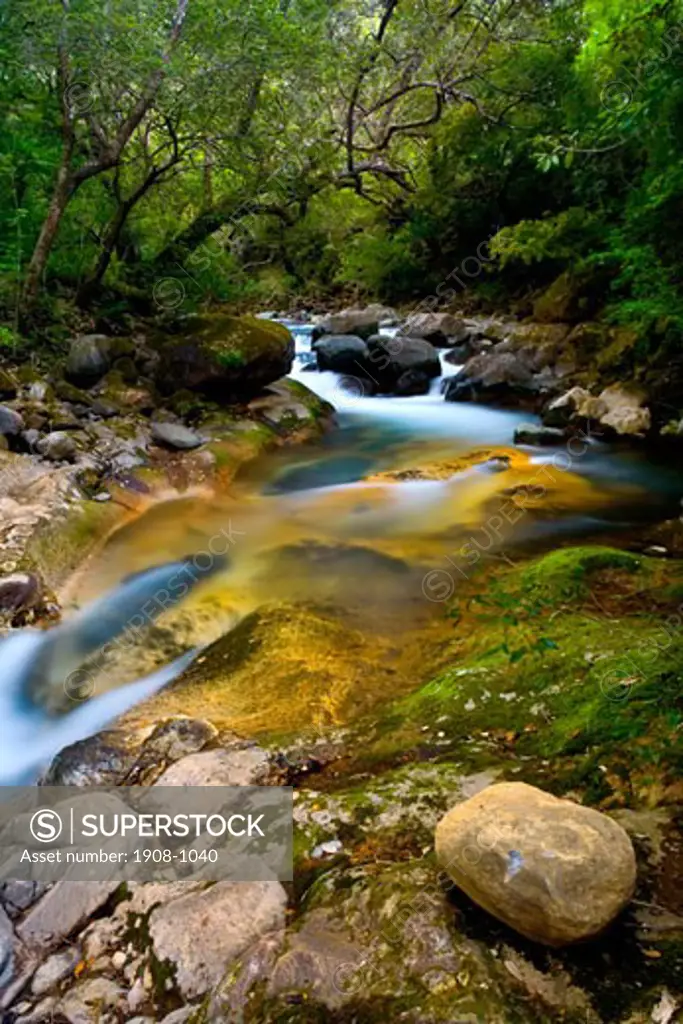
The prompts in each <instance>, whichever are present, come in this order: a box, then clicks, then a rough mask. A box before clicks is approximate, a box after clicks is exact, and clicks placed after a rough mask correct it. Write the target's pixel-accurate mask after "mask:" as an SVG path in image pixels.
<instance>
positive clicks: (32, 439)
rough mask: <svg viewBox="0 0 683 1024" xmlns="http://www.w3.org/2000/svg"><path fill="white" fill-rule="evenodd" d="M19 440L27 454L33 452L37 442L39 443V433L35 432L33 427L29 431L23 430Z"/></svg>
mask: <svg viewBox="0 0 683 1024" xmlns="http://www.w3.org/2000/svg"><path fill="white" fill-rule="evenodd" d="M21 439H22V441H23V442H24V444H25V445H26V448H27V449H28V451H29V452H31V451H34V450H35V448H36V445H37V443H38V441H40V431H39V430H36V429H35V427H33V428H32V429H30V430H23V431H22V433H21Z"/></svg>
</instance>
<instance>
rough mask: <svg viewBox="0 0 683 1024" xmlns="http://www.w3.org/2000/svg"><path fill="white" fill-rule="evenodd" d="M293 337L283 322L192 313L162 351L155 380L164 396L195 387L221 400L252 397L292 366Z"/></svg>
mask: <svg viewBox="0 0 683 1024" xmlns="http://www.w3.org/2000/svg"><path fill="white" fill-rule="evenodd" d="M293 358H294V340H293V338H292V336H291V334H290V333H289V331H288V330H287V328H286V327H283V326H282V324H278V323H275V322H274V321H271V320H260V319H258V318H256V317H235V316H226V315H225V314H222V313H221V314H215V315H212V316H201V317H194V318H192V320H191V321H190V322H189V324H188V325H187V327H186V328H185V330H184V332H183V335H182V337H181V338H180V339H178V338H177V337H176V338H174V339H173V340H171V341H169V342H168V343H167V344H166V345H165V346H164V349H163V354H162V358H161V360H160V363H159V368H158V370H157V384H158V386H159V389H160V390H161V391H162V392H164V393H165V394H171V393H172V392H174V391H178V390H180V389H187V390H189V391H197V392H200V393H201V394H203V395H205V396H206V397H207V398H210V399H212V400H214V401H217V402H221V403H230V402H243V401H248V400H249V399H250V398H253V397H254V396H255V395H257V394H258V393H259V392H260V391H262V390H263V388H264V387H266V385H268V384H270V383H271V382H272V381H274V380H277V379H278V378H279V377H284V376H285V375H286V374H287V373H289V371H290V370H291V368H292V360H293Z"/></svg>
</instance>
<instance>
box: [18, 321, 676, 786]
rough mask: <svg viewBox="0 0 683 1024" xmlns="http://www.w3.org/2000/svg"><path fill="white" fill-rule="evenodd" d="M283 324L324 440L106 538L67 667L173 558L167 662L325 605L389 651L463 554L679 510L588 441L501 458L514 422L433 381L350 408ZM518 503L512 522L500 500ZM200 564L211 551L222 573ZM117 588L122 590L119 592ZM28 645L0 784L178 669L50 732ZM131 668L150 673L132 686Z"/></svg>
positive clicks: (511, 506)
mask: <svg viewBox="0 0 683 1024" xmlns="http://www.w3.org/2000/svg"><path fill="white" fill-rule="evenodd" d="M289 326H290V327H291V329H292V331H293V333H294V335H295V338H296V343H297V356H296V362H295V366H294V369H293V372H292V377H293V378H294V379H296V380H298V381H300V382H301V383H302V384H305V385H306V386H307V387H308V388H310V389H311V390H313V391H314V392H316V393H317V394H318V395H320V396H321V397H322V398H325V399H327V400H328V401H330V402H331V403H332V404H333V405H334V406H335V408H336V410H337V417H336V426H335V428H334V429H333V430H332V431H331V432H330V433H329V434H328V435H327V436H326V437H325V438H324V439H323V440H321V441H320V442H318V443H315V444H310V445H306V446H300V447H297V448H293V449H289V450H288V449H281V450H278V451H277V452H275V453H274V454H272V455H269V456H266V457H264V458H262V459H260V460H258V461H257V462H256V463H255V464H253V465H251V466H249V467H248V468H247V469H246V470H245V471H244V472H243V473H242V474H241V475H240V476H239V478H238V480H237V481H236V482H234V483H233V484H231V485H230V487H229V488H227V489H226V491H225V493H217V494H215V495H213V496H211V497H206V496H196V497H186V498H183V499H179V500H177V501H173V502H168V503H165V504H162V505H158V506H156V507H154V508H152V509H150V510H149V511H148V512H147V513H145V514H143V515H142V516H141V517H140V518H139V519H138V520H136V521H135V522H134V523H133V524H131V525H130V526H128V527H126V528H124V529H123V530H121V531H120V532H119V533H118V534H117V535H116V536H115V537H113V538H112V540H111V541H110V542H109V543H108V545H107V546H106V547H105V549H104V550H103V551H102V552H101V554H100V555H99V556H98V557H97V559H96V560H95V561H94V562H92V563H90V564H89V565H88V568H87V572H86V573H84V574H82V575H81V577H80V578H79V580H78V583H77V585H76V586H75V587H74V589H73V592H72V594H71V597H72V599H73V602H74V604H76V605H78V606H81V607H83V606H85V607H86V611H85V612H81V613H80V618H79V617H78V616H77V617H76V618H74V619H73V621H72V622H71V623H70V621H69V619H68V618H67V621H66V624H65V625H64V626H62V627H60V629H61V630H62V635H63V636H64V637H65V638H66V639H65V641H64V644H63V645H62V646H65V647H66V648H67V649H68V651H69V659H70V662H69V664H70V665H71V663H72V662H74V660H76V657H77V653H78V651H79V650H82V647H83V645H82V644H81V640H80V634H81V633H82V632H83V629H84V628H85V626H87V624H88V623H90V625H92V622H93V621H95V620H96V619H98V618H100V617H101V616H102V615H104V616H105V617H106V614H107V608H108V607H109V606H110V605H111V604H113V605H115V606H116V607H117V608H120V607H121V602H122V601H123V602H124V604H125V602H126V601H128V602H129V604H130V608H131V613H132V614H135V613H136V612H137V611H138V610H139V608H140V607H141V606H142V605H143V600H142V599H143V597H144V596H145V595H146V594H147V592H148V591H149V588H150V587H152V586H155V585H156V586H157V589H158V584H155V578H154V576H153V572H152V570H153V568H154V567H158V566H164V565H166V564H167V563H177V560H178V559H181V558H183V557H184V556H187V555H188V554H192V553H196V552H201V553H203V554H204V555H205V556H206V557H207V558H208V559H209V561H211V569H212V571H211V572H210V573H207V574H206V575H207V576H210V578H208V579H200V580H198V581H197V584H198V585H197V586H196V588H195V589H194V591H193V594H192V595H191V596H190V597H189V599H188V600H187V601H186V602H185V606H184V607H185V608H186V609H187V614H188V615H189V616H190V617H193V619H194V626H196V624H197V623H200V624H201V623H203V627H200V628H198V629H194V631H193V630H190V631H189V633H188V637H189V638H190V642H189V643H188V642H185V643H184V645H183V644H182V643H181V649H182V648H183V647H184V648H185V649H186V648H187V647H188V646H192V644H193V643H194V642H206V641H209V640H211V639H214V638H215V637H216V636H217V635H220V634H221V633H222V632H224V631H225V630H226V629H228V628H229V627H230V626H231V625H233V624H234V623H235V622H236V621H238V619H239V618H240V617H241V616H243V615H244V614H245V613H247V612H249V611H250V610H252V609H254V608H255V607H257V606H258V605H260V604H262V603H263V602H265V601H272V600H287V601H290V600H296V601H301V600H306V601H317V602H332V603H334V605H335V606H337V607H339V608H342V609H343V610H344V613H345V614H346V615H347V617H348V619H349V620H350V621H352V622H353V623H354V625H356V626H357V627H358V628H360V629H362V630H364V631H365V632H366V633H367V634H368V635H370V636H372V634H373V631H376V632H382V634H383V635H384V636H387V635H391V636H393V637H395V638H396V639H397V642H400V638H401V636H402V635H403V634H404V632H405V631H406V630H407V629H415V627H416V626H419V624H420V623H421V622H423V621H424V622H427V621H429V620H433V618H434V617H435V616H441V617H443V610H444V601H445V600H446V598H447V597H448V596H450V594H451V593H452V591H453V589H454V588H455V587H456V586H457V584H458V582H459V580H460V579H461V578H465V577H466V576H468V575H469V571H470V570H469V568H468V566H469V565H470V563H471V561H472V559H473V558H475V556H474V555H472V552H475V553H476V560H477V561H479V558H480V557H481V558H483V557H484V556H489V555H490V554H492V553H495V552H496V551H500V550H501V549H502V550H504V551H505V552H506V556H507V557H510V553H511V552H512V553H513V557H514V552H515V550H517V549H519V548H520V547H522V546H526V547H527V548H528V547H529V546H530V545H531V546H532V547H533V549H538V548H540V547H541V546H545V547H549V546H552V545H553V544H555V543H557V542H558V541H560V540H564V539H566V538H574V537H585V538H591V539H599V538H600V536H601V535H604V534H605V533H606V532H608V531H614V530H615V529H617V528H619V527H621V526H627V525H628V524H631V523H634V522H637V521H641V520H648V519H662V518H665V517H666V516H667V515H673V514H678V512H679V511H680V508H679V501H680V494H681V479H680V474H679V473H677V472H676V471H674V470H672V469H667V468H666V467H657V466H654V465H653V464H652V462H651V461H649V460H648V459H647V458H646V456H645V454H643V453H639V452H637V451H634V450H628V449H620V448H617V447H615V446H612V447H609V446H606V445H604V444H601V443H597V442H593V441H591V442H590V443H588V444H577V445H574V446H573V447H572V448H568V449H558V450H548V449H532V448H521V449H520V448H517V449H515V448H513V434H514V431H515V428H516V426H518V425H519V424H520V423H521V422H529V421H532V422H533V420H534V418H533V417H532V416H530V415H529V414H527V413H523V414H522V413H517V412H509V411H501V410H498V409H492V408H488V407H486V406H481V405H475V404H469V403H449V402H445V401H444V399H443V397H442V394H441V384H442V380H441V379H439V380H436V381H434V382H433V385H432V388H431V390H430V393H429V394H427V395H424V396H418V397H411V398H391V397H367V396H365V395H363V394H362V393H361V392H362V388H360V387H359V386H358V384H357V382H355V381H354V380H352V379H349V378H342V377H340V376H339V375H337V374H334V373H328V372H325V373H318V372H317V371H315V369H312V364H313V363H314V356H313V354H312V353H311V346H310V338H311V327H310V326H306V325H300V324H291V325H289ZM442 366H443V371H444V375H449V374H453V373H457V372H459V368H457V367H455V366H453V365H451V364H450V363H448V362H447V361H445V360H443V361H442ZM473 452H475V453H478V454H476V455H474V456H473V454H472V453H473ZM519 495H522V496H523V498H524V500H523V501H522V504H521V511H520V507H518V505H517V504H515V503H514V502H513V498H515V497H519ZM465 550H466V551H469V552H470V556H469V557H468V558H466V559H465V558H463V555H462V552H463V551H465ZM217 553H220V554H221V555H224V554H227V556H228V559H229V564H228V565H227V566H225V567H223V566H222V564H221V563H220V562H219V561H218V560H216V559H214V558H213V556H214V555H216V554H217ZM212 559H213V561H212ZM130 574H138V575H137V576H136V577H135V578H134V580H133V581H132V583H131V582H130V581H129V582H128V583H126V584H124V585H123V587H122V586H121V581H122V580H124V578H126V577H128V576H129V575H130ZM95 601H98V602H99V603H97V604H95V605H92V602H95ZM88 606H90V607H91V608H92V609H93V610H92V611H91V612H90V613H89V612H88V611H87V608H88ZM162 618H163V617H162ZM84 624H85V625H84ZM204 627H205V628H204ZM170 628H171V630H172V629H173V628H174V626H173V623H172V624H171V627H170ZM202 628H203V632H202ZM46 642H47V641H46V639H45V635H42V634H35V633H30V632H27V633H25V634H23V635H20V636H16V637H13V638H12V639H11V640H10V641H7V642H6V643H5V645H4V646H3V648H2V649H0V658H2V665H3V669H4V671H3V690H2V691H0V713H1V714H2V717H3V722H4V725H5V730H6V734H7V736H8V737H13V739H12V742H8V743H7V744H5V745H4V746H3V750H2V755H1V756H0V782H5V783H7V782H12V781H17V780H19V779H23V778H25V777H26V776H27V774H30V773H31V772H34V773H35V772H36V771H37V770H38V769H39V767H40V766H41V765H43V764H45V762H46V761H47V760H49V758H50V756H51V755H52V754H53V753H55V752H56V751H57V750H58V749H60V748H61V747H62V746H63V745H64V744H65V743H68V742H73V741H74V740H75V739H77V738H79V737H81V736H85V735H89V734H90V733H92V732H93V731H96V730H97V729H99V728H102V727H103V725H105V724H106V722H107V721H109V720H111V718H113V717H115V716H116V715H117V714H119V713H121V712H122V711H123V710H125V709H126V708H127V707H130V706H132V705H133V704H134V703H136V702H137V701H139V700H141V699H143V698H144V697H146V696H148V695H149V694H150V693H152V692H154V691H155V690H156V689H158V688H159V687H161V686H163V685H164V684H165V683H166V682H167V681H168V680H169V679H171V678H173V676H174V675H176V674H177V672H178V671H180V670H181V669H182V667H184V665H185V664H186V660H187V658H184V659H180V660H178V661H175V662H174V663H173V664H171V665H168V666H167V667H162V668H159V665H158V662H157V663H156V664H154V663H152V664H151V666H147V665H146V664H145V660H144V657H143V655H142V652H140V651H139V652H138V657H137V658H135V659H134V660H133V664H132V666H131V665H129V666H128V668H127V675H126V681H131V682H133V681H134V682H133V685H130V686H127V687H125V688H124V689H122V690H120V691H117V690H112V691H111V692H110V693H106V694H103V695H102V694H100V696H98V697H96V698H95V699H94V700H91V701H89V702H87V703H85V704H81V705H79V706H78V708H77V709H76V710H75V711H73V712H71V713H69V714H67V715H65V716H62V717H61V718H53V717H50V716H48V715H47V714H46V713H45V712H44V711H42V710H41V709H40V707H38V706H36V705H35V703H33V704H32V703H30V702H29V700H28V697H27V694H26V681H27V679H28V678H29V676H30V675H31V673H33V674H34V675H35V666H36V663H37V662H39V661H40V659H41V658H42V662H41V663H44V662H45V648H44V645H45V643H46ZM52 646H53V647H54V646H55V645H54V644H53V645H52ZM57 646H58V647H59V646H60V645H57ZM190 656H191V655H190ZM71 667H72V668H73V667H75V666H74V665H72V666H71ZM148 667H152V668H154V667H156V668H159V671H156V672H152V673H151V674H149V677H148V678H143V679H142V680H138V677H139V676H140V675H144V676H147V675H148V673H147V671H146V669H147V668H148ZM55 671H56V670H55V664H54V663H53V664H52V667H51V668H50V672H51V673H52V674H53V675H54V674H55ZM60 671H62V674H63V668H62V669H60ZM112 679H115V681H116V682H117V683H118V682H120V681H121V680H120V679H119V677H118V676H116V675H115V674H114V675H113V676H112Z"/></svg>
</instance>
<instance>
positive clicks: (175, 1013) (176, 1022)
mask: <svg viewBox="0 0 683 1024" xmlns="http://www.w3.org/2000/svg"><path fill="white" fill-rule="evenodd" d="M196 1009H197V1007H196V1006H181V1007H180V1009H178V1010H172V1011H171V1012H170V1013H168V1014H167V1015H166V1016H165V1017H164V1019H163V1020H162V1022H161V1024H185V1021H187V1020H189V1019H190V1017H191V1016H192V1014H193V1013H194V1012H195V1011H196Z"/></svg>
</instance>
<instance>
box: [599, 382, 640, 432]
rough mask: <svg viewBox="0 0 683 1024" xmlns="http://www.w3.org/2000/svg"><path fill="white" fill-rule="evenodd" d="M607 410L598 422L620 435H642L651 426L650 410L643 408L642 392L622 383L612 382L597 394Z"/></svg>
mask: <svg viewBox="0 0 683 1024" xmlns="http://www.w3.org/2000/svg"><path fill="white" fill-rule="evenodd" d="M598 400H599V401H600V402H604V404H605V405H606V407H607V411H606V412H605V413H603V415H602V416H601V417H600V424H601V426H603V427H607V428H608V430H613V431H614V432H615V433H616V434H619V436H620V437H623V436H631V437H632V436H643V435H644V434H647V433H648V432H649V430H650V428H651V427H652V416H651V415H650V410H649V409H647V408H645V406H644V404H643V403H644V401H645V396H644V395H643V394H642V392H639V391H637V390H631V389H629V388H627V387H624V386H623V385H622V384H612V385H611V386H610V387H608V388H605V389H604V391H601V392H600V395H599V396H598Z"/></svg>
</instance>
